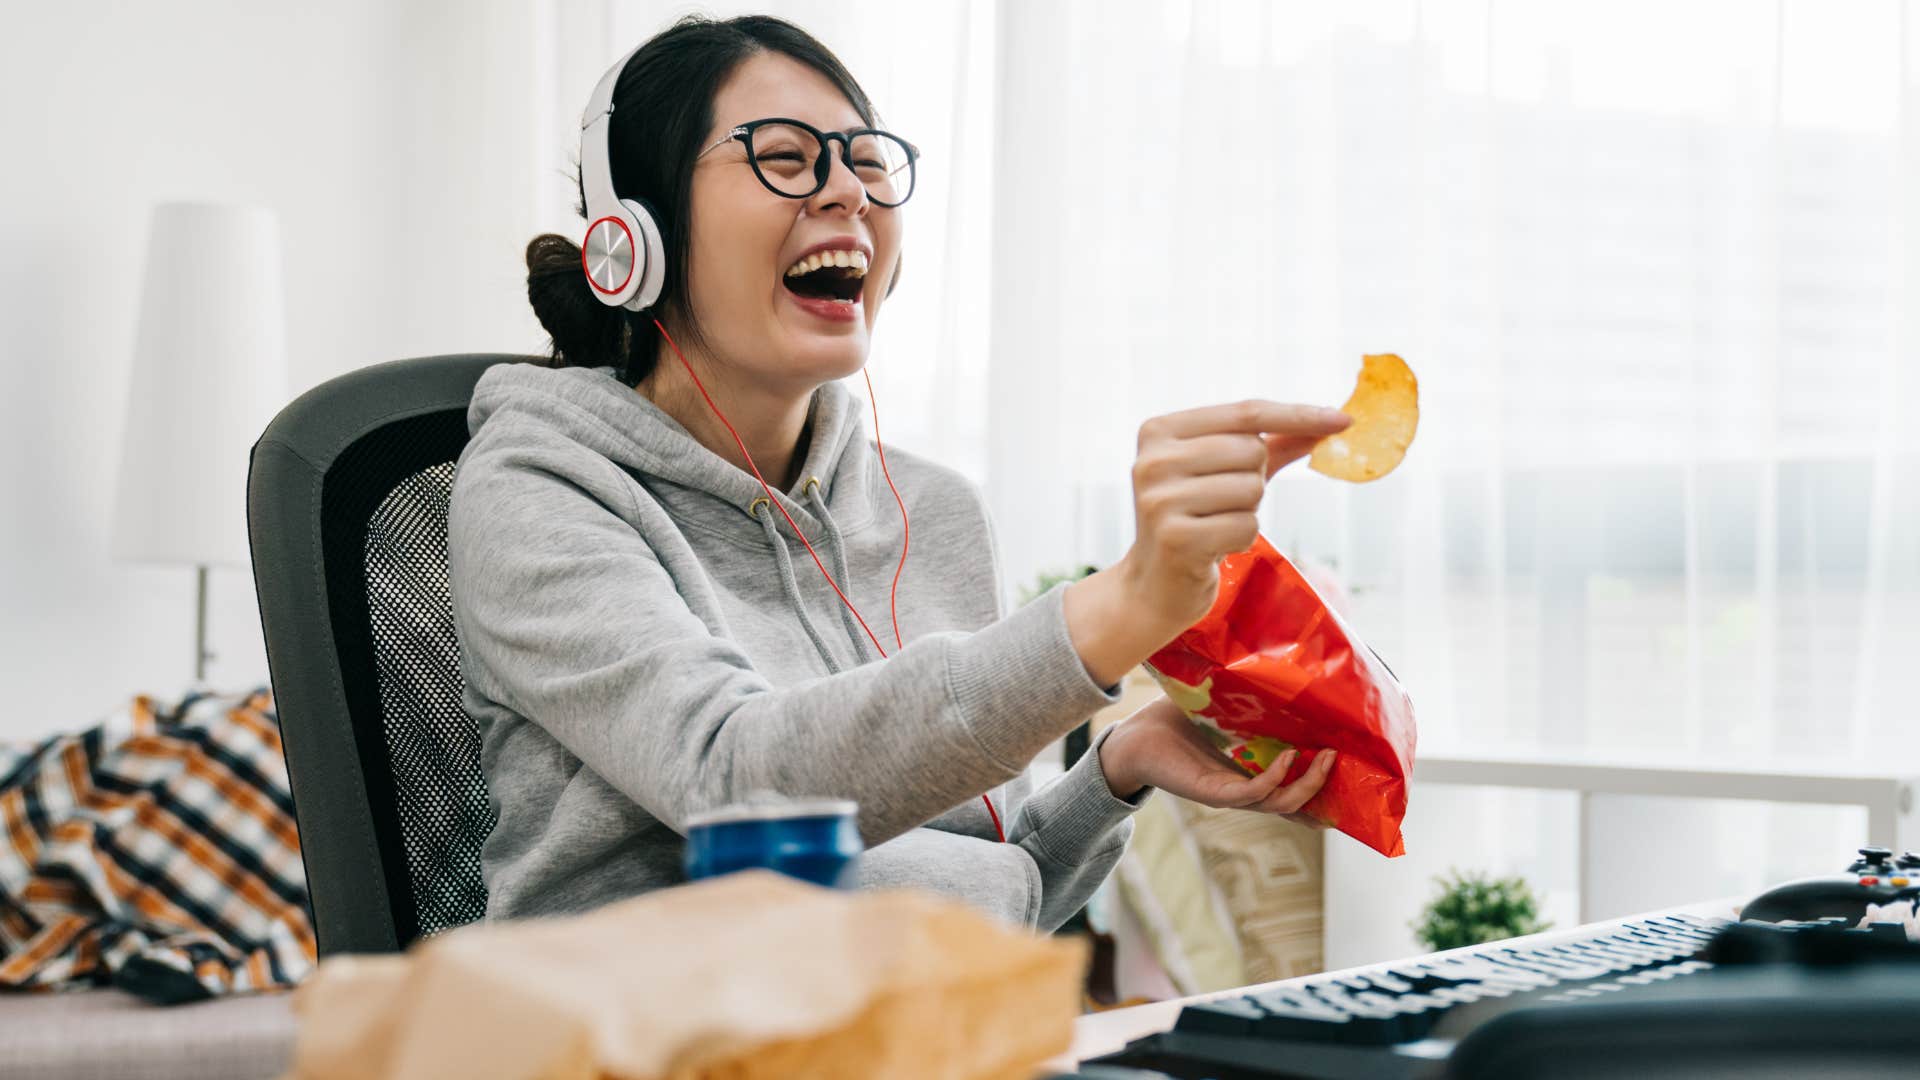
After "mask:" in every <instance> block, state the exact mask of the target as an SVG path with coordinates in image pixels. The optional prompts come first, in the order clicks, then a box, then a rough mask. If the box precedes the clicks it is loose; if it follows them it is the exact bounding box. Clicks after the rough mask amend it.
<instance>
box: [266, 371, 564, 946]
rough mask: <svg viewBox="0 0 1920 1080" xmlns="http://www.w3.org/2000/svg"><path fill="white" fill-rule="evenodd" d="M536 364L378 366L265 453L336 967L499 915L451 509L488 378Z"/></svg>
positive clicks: (299, 407) (297, 767)
mask: <svg viewBox="0 0 1920 1080" xmlns="http://www.w3.org/2000/svg"><path fill="white" fill-rule="evenodd" d="M526 359H528V358H527V357H522V356H502V355H477V356H434V357H427V358H424V359H419V360H400V361H396V362H393V363H389V364H380V365H376V366H374V367H369V368H363V369H361V370H359V371H355V372H353V373H351V374H348V375H343V376H341V377H339V378H337V379H333V380H332V381H330V382H327V383H324V384H322V385H320V386H317V387H315V388H314V389H312V390H310V391H308V392H307V393H305V394H302V395H301V396H300V397H299V398H298V399H297V400H295V401H294V402H293V403H292V404H291V405H288V406H287V407H286V408H285V409H282V410H281V411H280V415H279V416H277V417H275V418H274V420H273V423H271V424H269V425H268V426H267V430H266V432H265V433H264V434H262V435H261V436H260V441H259V442H258V443H256V444H255V445H254V448H253V458H252V468H251V471H250V473H249V475H248V478H247V531H248V536H249V539H250V542H251V544H252V548H253V576H254V584H255V587H256V588H257V590H258V592H259V598H260V622H261V625H262V627H263V628H264V630H265V632H266V643H267V666H268V668H269V670H270V671H271V673H272V676H273V690H274V702H275V705H276V707H277V708H278V711H279V715H280V726H281V731H282V734H283V736H284V739H285V742H286V752H287V772H288V774H289V778H290V779H291V781H292V785H293V803H294V814H295V817H296V818H297V819H298V821H299V825H300V846H301V852H302V855H303V857H304V859H305V861H306V869H307V887H308V889H309V891H310V893H311V895H312V898H313V917H314V930H315V933H316V935H317V937H318V940H319V946H320V952H321V954H322V955H329V954H332V953H346V952H392V951H395V950H398V949H402V948H405V947H406V946H407V945H408V944H409V943H410V942H412V941H413V940H414V939H416V938H418V937H421V936H423V935H426V934H431V933H434V932H436V931H439V930H445V929H450V928H452V927H455V926H460V925H462V924H464V923H468V922H472V921H474V920H475V919H478V918H480V916H481V915H483V914H484V913H485V911H486V903H487V894H486V887H485V885H484V884H483V883H482V881H481V878H480V845H481V843H482V842H483V841H484V840H485V839H486V836H487V833H488V832H489V831H490V830H491V829H492V828H493V822H494V814H493V809H492V805H491V803H490V802H489V799H488V796H487V788H486V782H485V780H484V779H483V778H482V776H481V774H480V745H479V735H478V732H477V731H476V729H475V727H474V724H473V721H472V720H471V719H470V718H468V716H467V714H466V712H465V710H463V709H462V708H461V706H460V689H461V679H460V655H459V645H458V642H457V641H456V640H455V638H454V633H453V605H452V600H451V596H450V593H449V592H448V587H447V497H448V495H449V494H450V493H451V491H452V488H453V468H454V462H455V460H456V459H458V458H459V456H460V451H461V449H462V448H464V447H465V446H466V444H467V402H468V399H469V398H471V397H472V396H473V386H474V383H475V382H477V381H478V380H479V378H480V373H481V372H483V371H485V370H486V369H487V368H489V367H491V366H493V365H494V364H498V363H506V362H512V361H521V360H526Z"/></svg>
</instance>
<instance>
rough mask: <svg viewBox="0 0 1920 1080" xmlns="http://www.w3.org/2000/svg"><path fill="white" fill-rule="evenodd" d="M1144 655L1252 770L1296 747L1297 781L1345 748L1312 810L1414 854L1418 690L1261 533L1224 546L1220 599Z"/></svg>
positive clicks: (1379, 847)
mask: <svg viewBox="0 0 1920 1080" xmlns="http://www.w3.org/2000/svg"><path fill="white" fill-rule="evenodd" d="M1147 666H1148V667H1149V668H1151V669H1152V671H1153V673H1154V676H1155V677H1156V678H1158V679H1159V680H1160V685H1161V687H1162V688H1163V689H1164V690H1165V691H1166V693H1167V696H1168V697H1169V698H1171V699H1172V700H1173V702H1174V703H1175V704H1176V705H1178V706H1180V708H1181V709H1182V710H1184V711H1185V712H1186V714H1187V716H1188V717H1189V718H1191V719H1192V720H1193V721H1194V722H1195V723H1198V724H1201V725H1203V726H1205V727H1207V728H1209V729H1211V730H1212V732H1213V733H1214V734H1215V737H1216V742H1218V743H1219V744H1220V746H1221V749H1223V750H1225V751H1227V752H1228V753H1229V754H1230V755H1231V756H1232V757H1233V759H1234V760H1235V761H1238V762H1240V764H1241V765H1242V766H1244V767H1245V768H1247V769H1248V770H1249V771H1251V772H1259V771H1261V770H1263V769H1265V768H1266V767H1267V766H1268V765H1271V764H1272V763H1273V761H1274V759H1275V758H1276V757H1278V756H1279V755H1280V754H1281V753H1282V752H1283V751H1285V750H1288V749H1290V748H1293V749H1298V750H1299V751H1300V753H1299V756H1298V757H1297V758H1295V760H1294V763H1293V766H1292V768H1291V769H1289V771H1288V773H1289V774H1288V776H1287V778H1286V779H1287V782H1289V783H1290V782H1292V781H1293V780H1295V779H1297V778H1298V777H1299V775H1300V774H1301V773H1303V772H1305V771H1306V769H1307V766H1308V765H1310V764H1312V762H1313V758H1314V756H1315V755H1316V754H1318V753H1319V752H1320V751H1321V750H1323V749H1327V748H1332V749H1333V750H1336V751H1338V756H1337V757H1335V758H1334V762H1333V772H1332V773H1331V774H1330V775H1329V776H1328V777H1327V781H1326V784H1325V785H1324V786H1323V787H1321V789H1320V793H1319V794H1318V795H1316V796H1314V797H1313V800H1312V801H1311V802H1309V803H1307V805H1306V806H1305V807H1304V808H1303V809H1304V811H1305V812H1306V813H1308V814H1310V815H1312V816H1313V817H1315V818H1318V819H1319V820H1321V821H1323V822H1325V823H1327V824H1328V825H1330V826H1332V827H1333V828H1336V829H1339V830H1340V831H1341V832H1343V833H1346V834H1347V835H1348V836H1351V837H1353V838H1354V839H1356V840H1358V841H1360V842H1361V843H1363V844H1366V845H1367V846H1368V847H1370V848H1373V849H1374V850H1375V851H1378V852H1380V853H1381V854H1382V855H1387V856H1395V855H1404V854H1406V850H1407V848H1406V844H1405V843H1404V842H1403V841H1402V839H1401V836H1400V824H1401V822H1402V820H1404V819H1405V817H1406V813H1407V777H1408V776H1410V775H1411V774H1412V772H1413V747H1414V742H1415V736H1416V732H1415V728H1414V722H1413V701H1412V699H1411V698H1409V697H1408V696H1407V693H1406V691H1405V690H1403V689H1401V687H1400V683H1399V680H1397V679H1395V678H1394V675H1393V672H1392V671H1389V670H1388V669H1387V665H1386V664H1385V663H1384V662H1382V661H1381V660H1380V658H1379V657H1378V656H1377V655H1375V654H1374V652H1373V651H1372V650H1371V649H1369V648H1367V646H1366V645H1365V643H1363V642H1362V641H1361V640H1360V638H1359V635H1357V634H1355V633H1354V632H1353V630H1352V628H1350V627H1349V626H1347V624H1346V623H1345V622H1344V621H1343V620H1342V619H1341V618H1340V616H1339V615H1338V614H1337V613H1335V611H1334V610H1333V608H1332V607H1330V606H1328V605H1327V603H1326V602H1325V601H1324V600H1322V599H1321V597H1320V595H1319V593H1317V592H1315V591H1314V588H1313V586H1312V585H1310V584H1308V582H1307V579H1306V578H1305V577H1303V576H1301V574H1300V571H1299V570H1297V569H1295V568H1294V565H1293V564H1292V563H1290V562H1288V561H1287V559H1286V557H1285V556H1283V555H1281V554H1280V553H1279V552H1278V551H1275V550H1274V548H1273V545H1271V544H1269V543H1267V541H1266V538H1265V537H1260V538H1258V539H1257V540H1256V541H1255V542H1254V546H1253V547H1252V548H1250V549H1249V550H1247V551H1244V552H1241V553H1240V554H1238V555H1230V556H1228V557H1227V559H1226V560H1225V561H1224V562H1223V563H1222V564H1221V566H1220V594H1219V596H1218V597H1216V598H1215V600H1214V604H1213V608H1212V609H1211V610H1210V611H1208V612H1207V614H1206V616H1205V617H1204V618H1202V619H1201V620H1200V621H1199V622H1197V623H1195V624H1194V625H1193V626H1192V627H1190V628H1188V629H1187V630H1186V631H1185V632H1184V633H1182V634H1181V635H1180V636H1179V637H1177V638H1175V639H1174V640H1173V641H1172V643H1170V644H1168V645H1167V646H1166V647H1165V648H1163V649H1161V650H1160V651H1159V652H1157V653H1155V654H1153V658H1152V659H1151V660H1149V661H1148V662H1147Z"/></svg>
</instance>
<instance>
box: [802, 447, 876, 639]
mask: <svg viewBox="0 0 1920 1080" xmlns="http://www.w3.org/2000/svg"><path fill="white" fill-rule="evenodd" d="M806 494H807V504H808V505H809V506H811V507H813V513H814V516H816V517H818V518H819V519H820V524H821V526H822V527H823V528H824V529H825V530H826V533H827V549H828V551H829V552H831V554H832V555H833V572H834V573H835V574H837V575H839V578H840V580H841V581H851V580H853V577H852V575H851V574H849V573H848V572H847V545H846V541H844V540H842V539H841V537H840V526H839V525H838V524H836V523H835V522H834V520H833V514H832V512H831V511H829V510H828V509H827V500H826V499H825V498H824V497H823V496H821V494H820V478H819V477H817V476H809V477H807V486H806ZM840 625H841V626H843V627H845V628H846V631H847V637H848V638H849V639H851V640H852V642H853V651H854V655H856V656H858V657H859V658H860V663H862V664H866V663H871V662H872V661H875V660H878V659H880V658H881V657H880V655H879V654H878V653H876V652H874V651H873V649H872V647H871V646H870V645H869V644H868V643H867V640H866V635H865V634H863V633H861V632H860V626H859V624H858V623H855V622H854V621H853V613H852V612H851V611H848V610H847V606H846V605H845V604H842V605H840Z"/></svg>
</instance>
